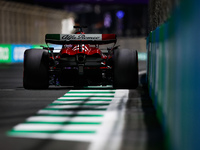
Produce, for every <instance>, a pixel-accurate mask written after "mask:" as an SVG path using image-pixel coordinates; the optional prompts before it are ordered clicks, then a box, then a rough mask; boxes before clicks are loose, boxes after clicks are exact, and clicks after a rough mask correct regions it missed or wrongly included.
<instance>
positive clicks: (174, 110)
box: [147, 0, 200, 150]
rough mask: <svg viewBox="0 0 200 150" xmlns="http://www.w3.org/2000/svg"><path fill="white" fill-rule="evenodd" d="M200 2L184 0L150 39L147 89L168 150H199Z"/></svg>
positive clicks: (148, 40)
mask: <svg viewBox="0 0 200 150" xmlns="http://www.w3.org/2000/svg"><path fill="white" fill-rule="evenodd" d="M199 6H200V1H197V0H182V1H180V4H179V5H178V6H176V8H175V9H174V11H173V13H172V15H171V17H170V18H169V19H168V20H167V21H166V22H165V23H164V24H162V25H160V26H159V27H157V28H156V30H154V31H152V32H151V33H150V34H149V36H148V37H147V53H148V67H147V68H148V70H147V79H148V88H149V94H150V97H151V98H152V100H153V102H154V106H155V108H156V109H157V115H158V118H159V120H160V122H161V124H162V127H163V130H164V133H165V143H166V149H168V150H199V149H200V28H199V27H200V16H199V14H200V9H199Z"/></svg>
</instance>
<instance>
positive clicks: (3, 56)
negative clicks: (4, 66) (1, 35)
mask: <svg viewBox="0 0 200 150" xmlns="http://www.w3.org/2000/svg"><path fill="white" fill-rule="evenodd" d="M30 48H41V47H40V45H23V44H17V45H14V44H0V63H17V62H23V59H24V51H25V50H26V49H30Z"/></svg>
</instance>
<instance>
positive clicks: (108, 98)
mask: <svg viewBox="0 0 200 150" xmlns="http://www.w3.org/2000/svg"><path fill="white" fill-rule="evenodd" d="M58 99H73V100H75V99H81V100H85V101H88V100H93V99H100V100H106V99H107V100H110V99H113V97H60V98H58Z"/></svg>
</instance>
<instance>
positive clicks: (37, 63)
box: [23, 49, 49, 89]
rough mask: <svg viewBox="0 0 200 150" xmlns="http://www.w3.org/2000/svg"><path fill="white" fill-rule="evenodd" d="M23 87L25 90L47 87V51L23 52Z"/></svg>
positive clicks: (32, 50)
mask: <svg viewBox="0 0 200 150" xmlns="http://www.w3.org/2000/svg"><path fill="white" fill-rule="evenodd" d="M23 86H24V88H25V89H46V88H48V87H49V54H48V51H47V50H42V49H28V50H26V51H25V52H24V74H23Z"/></svg>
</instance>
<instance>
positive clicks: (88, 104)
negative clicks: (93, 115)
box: [49, 103, 109, 106]
mask: <svg viewBox="0 0 200 150" xmlns="http://www.w3.org/2000/svg"><path fill="white" fill-rule="evenodd" d="M52 105H53V106H54V105H75V106H79V105H81V106H91V105H97V106H108V105H109V104H107V103H102V104H98V103H71V104H67V103H66V104H64V103H51V104H49V106H52Z"/></svg>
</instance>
